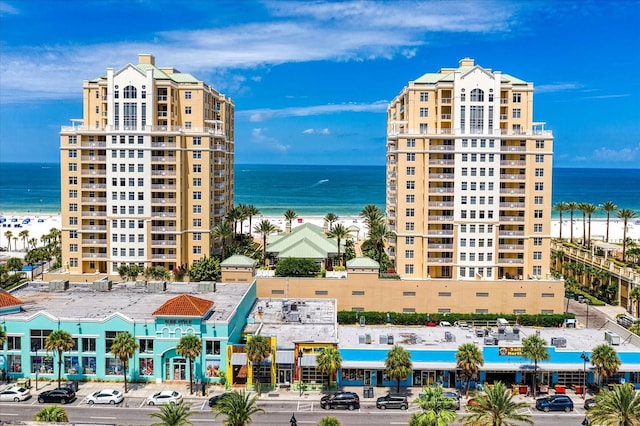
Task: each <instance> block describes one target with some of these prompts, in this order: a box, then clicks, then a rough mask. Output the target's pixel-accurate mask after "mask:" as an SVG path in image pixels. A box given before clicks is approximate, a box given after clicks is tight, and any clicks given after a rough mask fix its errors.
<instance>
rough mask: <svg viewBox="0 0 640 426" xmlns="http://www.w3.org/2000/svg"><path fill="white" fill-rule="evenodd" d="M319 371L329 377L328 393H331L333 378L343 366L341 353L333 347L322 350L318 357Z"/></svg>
mask: <svg viewBox="0 0 640 426" xmlns="http://www.w3.org/2000/svg"><path fill="white" fill-rule="evenodd" d="M316 364H317V367H318V371H319V372H321V373H325V374H326V375H327V392H329V391H331V376H333V375H334V374H335V373H336V372H337V371H338V370H340V367H341V366H342V357H341V356H340V352H338V350H337V349H336V348H334V347H333V346H327V347H326V348H324V349H322V351H320V353H319V354H318V356H317V357H316Z"/></svg>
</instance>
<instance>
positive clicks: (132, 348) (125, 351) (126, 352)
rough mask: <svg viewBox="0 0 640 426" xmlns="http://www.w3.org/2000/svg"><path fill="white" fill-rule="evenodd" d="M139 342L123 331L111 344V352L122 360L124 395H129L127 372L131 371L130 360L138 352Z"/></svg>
mask: <svg viewBox="0 0 640 426" xmlns="http://www.w3.org/2000/svg"><path fill="white" fill-rule="evenodd" d="M138 347H139V346H138V342H136V338H135V337H133V336H132V335H131V334H130V333H129V332H128V331H122V332H120V333H118V334H116V338H115V339H113V343H112V344H111V349H110V350H109V352H111V353H112V354H113V355H114V356H116V357H118V359H120V362H121V363H122V376H123V377H124V393H127V372H128V371H129V360H130V359H131V358H132V357H133V355H134V354H135V353H136V351H137V350H138Z"/></svg>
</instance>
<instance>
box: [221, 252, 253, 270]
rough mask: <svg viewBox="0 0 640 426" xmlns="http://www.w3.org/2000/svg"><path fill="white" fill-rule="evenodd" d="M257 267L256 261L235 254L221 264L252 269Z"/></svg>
mask: <svg viewBox="0 0 640 426" xmlns="http://www.w3.org/2000/svg"><path fill="white" fill-rule="evenodd" d="M255 265H256V260H255V259H252V258H250V257H248V256H244V255H241V254H234V255H233V256H230V257H228V258H226V259H225V260H223V261H222V262H220V266H245V267H248V268H252V267H254V266H255Z"/></svg>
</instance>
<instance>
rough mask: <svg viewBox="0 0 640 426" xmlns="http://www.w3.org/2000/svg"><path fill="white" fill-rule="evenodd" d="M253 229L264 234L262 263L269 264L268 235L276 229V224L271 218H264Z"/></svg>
mask: <svg viewBox="0 0 640 426" xmlns="http://www.w3.org/2000/svg"><path fill="white" fill-rule="evenodd" d="M253 231H254V232H255V233H257V234H260V235H262V264H263V265H265V266H267V236H269V235H271V234H273V233H274V232H275V231H276V226H275V225H274V224H273V223H271V222H270V221H269V219H263V220H262V221H260V223H258V224H257V225H256V227H255V228H253Z"/></svg>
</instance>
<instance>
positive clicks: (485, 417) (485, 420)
mask: <svg viewBox="0 0 640 426" xmlns="http://www.w3.org/2000/svg"><path fill="white" fill-rule="evenodd" d="M474 402H475V404H472V405H467V411H468V412H470V413H473V414H472V415H470V416H469V417H465V418H464V424H465V425H468V426H476V425H487V426H515V425H517V424H519V423H513V422H514V421H516V422H525V423H529V424H533V420H531V415H529V414H521V413H520V412H519V411H520V410H523V409H526V408H529V404H527V403H526V402H516V401H514V400H513V393H512V392H511V390H510V389H508V388H507V387H506V386H505V385H504V383H502V382H496V383H494V384H493V386H491V387H489V388H487V392H486V394H481V395H478V396H477V397H476V398H475V400H474Z"/></svg>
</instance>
